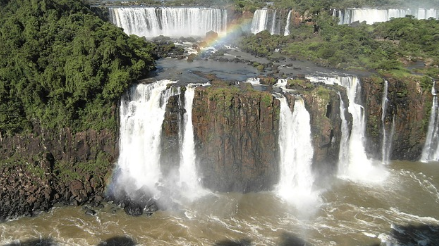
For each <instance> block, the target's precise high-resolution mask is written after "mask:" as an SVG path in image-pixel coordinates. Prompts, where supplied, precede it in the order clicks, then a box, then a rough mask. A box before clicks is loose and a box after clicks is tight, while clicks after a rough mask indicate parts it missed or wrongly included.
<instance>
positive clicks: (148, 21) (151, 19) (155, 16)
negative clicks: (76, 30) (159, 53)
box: [109, 7, 227, 37]
mask: <svg viewBox="0 0 439 246" xmlns="http://www.w3.org/2000/svg"><path fill="white" fill-rule="evenodd" d="M109 13H110V21H111V22H112V23H113V24H115V25H116V26H118V27H121V28H123V29H124V31H125V33H127V34H135V35H138V36H143V37H156V36H160V35H164V36H169V37H181V36H184V37H187V36H195V37H204V36H205V35H206V33H207V32H209V31H214V32H217V33H220V34H221V33H223V32H225V31H226V28H227V10H224V9H215V8H165V7H161V8H154V7H110V8H109Z"/></svg>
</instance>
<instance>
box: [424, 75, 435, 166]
mask: <svg viewBox="0 0 439 246" xmlns="http://www.w3.org/2000/svg"><path fill="white" fill-rule="evenodd" d="M435 84H436V82H433V87H432V88H431V94H432V95H433V104H432V105H431V111H430V120H429V123H428V130H427V138H426V139H425V144H424V148H423V149H422V155H421V160H420V161H421V162H430V161H439V110H438V100H437V94H436V89H435Z"/></svg>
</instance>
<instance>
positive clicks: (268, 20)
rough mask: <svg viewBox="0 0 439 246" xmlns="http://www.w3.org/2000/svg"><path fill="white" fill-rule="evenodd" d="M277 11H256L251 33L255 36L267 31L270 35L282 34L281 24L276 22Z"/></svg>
mask: <svg viewBox="0 0 439 246" xmlns="http://www.w3.org/2000/svg"><path fill="white" fill-rule="evenodd" d="M276 14H277V11H276V10H272V9H258V10H256V11H255V13H254V15H253V19H252V24H251V28H250V31H251V32H252V33H253V34H256V33H259V32H262V31H264V30H267V31H269V32H270V34H272V35H273V34H279V33H280V23H278V21H277V20H276Z"/></svg>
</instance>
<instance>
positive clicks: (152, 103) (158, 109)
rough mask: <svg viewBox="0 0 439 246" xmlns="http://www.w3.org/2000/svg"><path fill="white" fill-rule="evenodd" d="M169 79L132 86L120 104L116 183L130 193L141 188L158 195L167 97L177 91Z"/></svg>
mask: <svg viewBox="0 0 439 246" xmlns="http://www.w3.org/2000/svg"><path fill="white" fill-rule="evenodd" d="M171 83H174V82H173V81H169V80H162V81H158V82H156V83H153V84H147V85H144V84H139V85H137V86H135V87H132V88H131V90H130V93H129V94H128V95H127V96H125V97H124V98H123V99H122V101H121V105H120V155H119V160H118V162H117V169H118V171H117V174H116V180H115V182H116V184H115V185H116V186H118V187H119V188H122V189H123V190H125V192H126V193H127V194H128V195H131V194H133V193H134V192H135V191H137V190H139V189H142V190H144V191H145V192H147V193H149V194H150V195H153V196H155V195H158V194H159V192H158V190H157V184H158V183H159V182H160V179H161V178H162V173H161V171H160V138H161V137H160V136H161V132H162V122H163V119H164V114H165V110H166V103H167V101H168V99H169V98H170V97H171V96H173V95H175V94H178V93H179V91H178V90H177V89H175V88H172V87H171V88H168V87H167V85H169V84H171Z"/></svg>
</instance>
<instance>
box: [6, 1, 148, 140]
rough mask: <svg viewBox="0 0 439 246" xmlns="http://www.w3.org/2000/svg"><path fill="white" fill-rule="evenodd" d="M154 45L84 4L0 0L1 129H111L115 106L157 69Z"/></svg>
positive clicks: (114, 126) (21, 130) (113, 122)
mask: <svg viewBox="0 0 439 246" xmlns="http://www.w3.org/2000/svg"><path fill="white" fill-rule="evenodd" d="M152 49H153V45H152V44H150V43H147V42H146V41H144V39H142V38H139V37H135V36H131V37H129V36H127V35H126V34H124V33H123V31H122V29H120V28H117V27H116V26H114V25H112V24H110V23H108V22H104V21H102V20H101V19H99V18H98V17H97V16H96V15H95V14H94V13H93V12H91V10H90V9H89V8H88V6H86V5H84V4H83V3H82V1H77V0H76V1H75V0H14V1H9V0H2V1H0V102H1V103H0V133H1V134H8V135H12V134H16V133H21V132H31V131H32V130H33V129H32V128H33V127H35V126H40V127H42V128H45V129H59V128H64V127H69V128H70V129H71V130H72V131H74V132H75V131H80V130H83V129H96V130H99V129H103V128H107V129H113V130H115V129H116V127H117V120H116V118H117V116H116V115H113V113H111V112H114V110H112V107H116V106H117V102H118V100H119V98H120V96H121V95H122V93H123V92H124V91H125V90H126V89H127V88H128V87H129V86H130V84H132V83H134V82H136V81H137V80H138V79H139V78H141V77H144V76H145V75H146V74H147V73H148V71H150V70H151V69H153V68H154V59H153V57H152V55H151V50H152Z"/></svg>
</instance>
